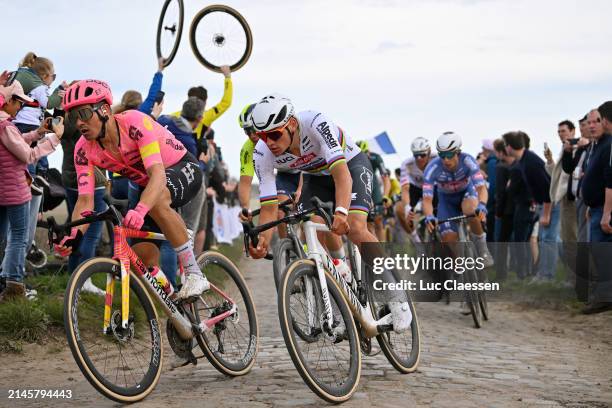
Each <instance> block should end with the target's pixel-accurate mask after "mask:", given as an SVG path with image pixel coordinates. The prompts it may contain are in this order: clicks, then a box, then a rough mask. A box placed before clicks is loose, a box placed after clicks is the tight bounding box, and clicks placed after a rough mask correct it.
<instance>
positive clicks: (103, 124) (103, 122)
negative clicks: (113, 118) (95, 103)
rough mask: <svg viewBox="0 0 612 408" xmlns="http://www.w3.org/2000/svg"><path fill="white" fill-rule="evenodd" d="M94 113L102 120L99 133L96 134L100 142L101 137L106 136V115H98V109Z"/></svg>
mask: <svg viewBox="0 0 612 408" xmlns="http://www.w3.org/2000/svg"><path fill="white" fill-rule="evenodd" d="M96 115H98V119H100V121H101V122H102V128H101V129H100V133H98V136H96V139H97V140H98V142H100V143H101V142H102V139H104V137H105V136H106V122H108V116H102V115H100V112H99V109H96Z"/></svg>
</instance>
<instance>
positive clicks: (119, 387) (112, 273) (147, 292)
mask: <svg viewBox="0 0 612 408" xmlns="http://www.w3.org/2000/svg"><path fill="white" fill-rule="evenodd" d="M82 216H83V218H82V219H80V220H77V221H74V222H70V223H68V224H65V225H64V226H63V227H64V229H62V228H60V227H59V226H58V225H57V224H56V223H55V220H54V219H53V217H50V218H48V219H47V222H48V224H49V228H50V230H51V231H53V239H52V240H53V241H54V242H57V241H58V239H59V238H60V237H61V235H62V234H63V233H65V232H66V231H69V230H70V228H72V227H75V226H79V225H84V224H90V223H92V222H96V221H106V220H109V221H110V222H111V223H112V224H113V234H114V254H115V255H114V257H113V258H102V257H98V258H92V259H89V260H88V261H86V262H83V263H82V264H81V265H80V266H79V267H78V268H77V269H76V270H75V272H74V273H73V274H72V276H71V278H70V281H69V282H68V287H67V288H66V294H65V298H64V325H65V330H66V337H67V340H68V344H69V346H70V350H71V352H72V355H73V357H74V359H75V360H76V363H77V365H78V367H79V369H80V370H81V372H82V373H83V375H84V376H85V378H86V379H87V380H88V381H89V382H90V384H91V385H92V386H93V387H94V388H95V389H96V390H98V391H99V392H100V393H102V394H103V395H104V396H106V397H108V398H110V399H112V400H114V401H118V402H135V401H139V400H142V399H143V398H145V397H146V396H147V395H148V394H149V393H151V391H152V390H153V389H154V388H155V386H156V384H157V382H158V380H159V378H160V375H161V369H162V362H163V353H162V350H163V342H162V335H161V332H162V331H164V326H165V331H166V335H167V338H168V341H169V343H170V346H171V348H172V350H173V352H174V353H175V354H177V355H178V356H179V357H181V358H183V359H185V360H186V361H188V362H191V363H193V364H196V363H197V359H199V358H201V357H203V356H205V357H206V358H207V359H208V360H209V361H210V363H211V364H212V365H213V366H214V367H215V368H216V369H217V370H219V371H220V372H221V373H223V374H226V375H229V376H239V375H244V374H246V373H247V372H249V371H250V369H251V368H252V366H253V364H254V361H255V355H256V353H257V347H258V326H257V318H256V314H255V305H254V303H253V300H252V296H251V293H250V292H249V289H248V287H247V285H246V282H245V281H244V278H243V277H242V276H241V274H240V272H239V270H238V268H237V267H236V266H235V265H234V264H233V262H232V261H231V260H229V259H228V258H227V257H225V256H224V255H222V254H220V253H217V252H212V251H209V252H205V253H203V254H202V255H200V256H199V257H198V259H197V262H198V265H199V266H200V268H201V269H202V271H203V272H204V274H205V275H206V276H207V278H208V280H209V281H210V289H209V290H208V291H206V292H204V293H203V294H202V295H201V296H199V297H195V298H192V299H187V300H177V299H176V298H175V297H176V294H175V293H174V292H175V291H174V288H173V286H172V284H171V283H170V282H169V280H168V279H167V278H166V276H165V275H164V273H163V272H162V271H161V270H160V269H159V268H158V267H152V268H148V267H147V266H145V264H144V263H143V262H142V261H141V260H140V259H139V257H138V255H136V253H135V252H134V251H133V250H132V248H131V247H130V246H129V245H128V243H127V239H128V238H143V239H151V240H164V239H165V238H164V235H163V234H159V233H155V232H147V231H140V230H134V229H129V228H126V227H123V226H122V225H121V220H122V218H121V215H120V213H119V212H118V211H117V209H116V208H115V207H114V206H113V205H110V206H109V207H108V209H107V210H105V211H103V212H99V213H93V212H88V213H84V214H82ZM89 278H91V280H92V282H93V283H94V285H96V286H97V287H98V288H101V289H103V290H104V291H105V296H99V295H95V294H92V293H86V292H85V291H83V290H82V289H83V284H84V283H85V281H86V280H87V279H89ZM159 313H162V314H164V315H166V316H167V317H168V319H167V321H166V322H161V321H160V318H159V317H158V315H159ZM198 346H199V348H200V349H201V351H202V353H203V356H198V357H196V356H195V354H194V349H196V347H198Z"/></svg>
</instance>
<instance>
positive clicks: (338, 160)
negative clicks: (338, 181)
mask: <svg viewBox="0 0 612 408" xmlns="http://www.w3.org/2000/svg"><path fill="white" fill-rule="evenodd" d="M340 163H346V158H345V157H344V155H343V154H341V155H338V156H335V157H332V158H331V160H329V161H328V162H327V165H328V166H329V170H330V171H331V170H332V169H333V168H334V167H335V166H336V165H337V164H340Z"/></svg>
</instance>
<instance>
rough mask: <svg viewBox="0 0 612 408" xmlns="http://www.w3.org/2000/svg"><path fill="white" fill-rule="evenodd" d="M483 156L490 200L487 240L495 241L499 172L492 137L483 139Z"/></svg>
mask: <svg viewBox="0 0 612 408" xmlns="http://www.w3.org/2000/svg"><path fill="white" fill-rule="evenodd" d="M481 154H482V157H483V159H484V165H485V173H486V174H487V183H488V187H487V189H488V192H489V200H488V201H487V240H488V241H495V200H496V196H495V187H496V182H495V176H496V173H497V162H498V161H497V156H496V155H495V148H494V146H493V141H492V140H491V139H484V140H483V141H482V153H481Z"/></svg>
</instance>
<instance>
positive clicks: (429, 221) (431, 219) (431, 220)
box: [425, 215, 438, 232]
mask: <svg viewBox="0 0 612 408" xmlns="http://www.w3.org/2000/svg"><path fill="white" fill-rule="evenodd" d="M437 223H438V219H437V218H436V217H435V216H434V215H428V216H427V217H425V224H426V225H427V228H428V229H429V231H430V232H432V231H433V229H434V228H435V227H436V224H437Z"/></svg>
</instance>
